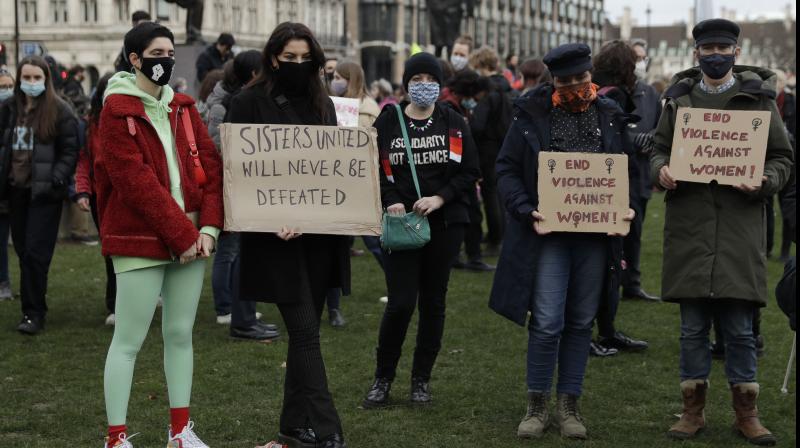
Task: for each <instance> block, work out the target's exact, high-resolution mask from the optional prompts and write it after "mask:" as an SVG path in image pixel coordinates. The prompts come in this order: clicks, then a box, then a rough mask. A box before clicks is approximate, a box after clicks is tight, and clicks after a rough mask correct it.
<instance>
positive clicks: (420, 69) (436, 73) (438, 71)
mask: <svg viewBox="0 0 800 448" xmlns="http://www.w3.org/2000/svg"><path fill="white" fill-rule="evenodd" d="M420 73H427V74H429V75H431V76H433V77H434V78H436V81H438V82H439V85H440V86H441V85H442V78H444V75H443V74H442V66H441V65H439V60H438V59H436V56H434V55H432V54H430V53H417V54H415V55H414V56H411V57H410V58H408V60H407V61H406V67H405V70H404V71H403V88H405V89H406V92H408V81H410V80H411V78H413V77H414V75H418V74H420Z"/></svg>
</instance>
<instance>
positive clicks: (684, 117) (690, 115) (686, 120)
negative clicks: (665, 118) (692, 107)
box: [683, 112, 692, 125]
mask: <svg viewBox="0 0 800 448" xmlns="http://www.w3.org/2000/svg"><path fill="white" fill-rule="evenodd" d="M690 118H692V114H690V113H689V112H686V113H685V114H683V124H684V125H687V124H689V119H690Z"/></svg>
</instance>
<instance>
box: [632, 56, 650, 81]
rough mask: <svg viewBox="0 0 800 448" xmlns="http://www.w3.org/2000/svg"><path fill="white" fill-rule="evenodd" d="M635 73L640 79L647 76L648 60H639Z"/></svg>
mask: <svg viewBox="0 0 800 448" xmlns="http://www.w3.org/2000/svg"><path fill="white" fill-rule="evenodd" d="M634 73H635V74H636V77H637V78H639V79H645V78H647V60H643V61H639V62H637V63H636V69H635V70H634Z"/></svg>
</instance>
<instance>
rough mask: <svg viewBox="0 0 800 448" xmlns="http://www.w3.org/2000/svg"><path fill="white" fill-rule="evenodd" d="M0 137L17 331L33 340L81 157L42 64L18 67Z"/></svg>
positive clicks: (1, 115) (66, 110) (68, 114)
mask: <svg viewBox="0 0 800 448" xmlns="http://www.w3.org/2000/svg"><path fill="white" fill-rule="evenodd" d="M0 136H2V140H0V198H4V199H8V201H9V209H10V213H9V221H10V227H11V237H12V239H13V241H14V249H15V250H16V252H17V256H18V257H19V268H20V294H21V298H22V320H21V321H20V323H19V325H17V331H19V332H20V333H23V334H28V335H35V334H38V333H39V332H40V331H42V330H43V329H44V325H45V317H46V315H47V302H46V296H47V277H48V273H49V271H50V262H51V261H52V259H53V251H54V250H55V247H56V240H57V239H58V225H59V223H60V220H61V210H62V208H63V201H64V198H66V197H67V187H68V185H69V182H70V181H71V179H72V175H73V174H74V173H75V165H76V163H77V161H78V151H79V143H78V121H77V118H76V117H75V115H74V113H73V112H72V109H71V108H70V106H69V105H68V104H67V103H66V102H65V101H63V100H62V99H60V98H59V96H58V93H56V91H55V89H54V88H53V77H52V74H51V73H50V69H49V67H48V65H47V62H46V61H45V60H44V59H42V58H40V57H38V56H32V57H27V58H24V59H22V60H21V61H20V63H19V65H18V66H17V81H16V83H15V84H14V96H13V97H12V98H10V99H8V100H6V102H5V103H3V104H2V106H1V107H0ZM3 244H5V242H3Z"/></svg>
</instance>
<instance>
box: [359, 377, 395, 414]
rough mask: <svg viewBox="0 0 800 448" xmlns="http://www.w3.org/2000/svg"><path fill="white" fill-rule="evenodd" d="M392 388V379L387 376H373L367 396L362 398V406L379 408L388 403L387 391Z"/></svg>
mask: <svg viewBox="0 0 800 448" xmlns="http://www.w3.org/2000/svg"><path fill="white" fill-rule="evenodd" d="M390 390H392V380H390V379H388V378H375V382H374V383H372V387H370V389H369V392H367V398H365V399H364V408H365V409H370V408H380V407H383V406H386V405H387V404H389V391H390Z"/></svg>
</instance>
